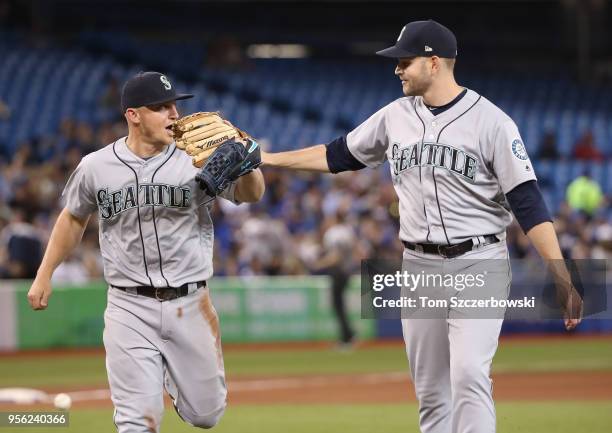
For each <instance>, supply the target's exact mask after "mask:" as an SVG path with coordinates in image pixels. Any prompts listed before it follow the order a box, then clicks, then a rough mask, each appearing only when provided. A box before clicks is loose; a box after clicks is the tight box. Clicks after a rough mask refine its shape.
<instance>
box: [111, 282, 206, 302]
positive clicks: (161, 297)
mask: <svg viewBox="0 0 612 433" xmlns="http://www.w3.org/2000/svg"><path fill="white" fill-rule="evenodd" d="M189 284H192V283H185V284H183V285H182V286H180V287H151V286H135V287H119V286H112V285H111V287H114V288H115V289H119V290H123V291H128V290H130V291H132V290H133V291H135V292H136V294H137V295H139V296H146V297H147V298H153V299H157V300H158V301H160V302H163V301H171V300H172V299H176V298H180V297H183V296H186V295H187V294H189ZM197 285H198V289H199V288H200V287H206V281H198V282H197Z"/></svg>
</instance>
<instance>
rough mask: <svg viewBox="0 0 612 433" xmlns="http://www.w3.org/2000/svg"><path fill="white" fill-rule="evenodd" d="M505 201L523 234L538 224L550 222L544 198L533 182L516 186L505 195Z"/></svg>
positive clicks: (536, 184)
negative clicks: (508, 204)
mask: <svg viewBox="0 0 612 433" xmlns="http://www.w3.org/2000/svg"><path fill="white" fill-rule="evenodd" d="M506 199H508V203H510V208H512V212H514V216H516V220H517V221H518V223H519V225H520V226H521V228H522V229H523V232H525V233H527V232H528V231H529V230H531V229H532V228H533V227H535V226H537V225H538V224H540V223H543V222H546V221H552V218H551V217H550V213H549V212H548V209H547V208H546V203H544V197H542V193H541V192H540V188H538V183H537V182H536V181H535V180H529V181H527V182H523V183H521V184H520V185H518V186H516V187H515V188H514V189H513V190H512V191H510V192H509V193H508V194H506Z"/></svg>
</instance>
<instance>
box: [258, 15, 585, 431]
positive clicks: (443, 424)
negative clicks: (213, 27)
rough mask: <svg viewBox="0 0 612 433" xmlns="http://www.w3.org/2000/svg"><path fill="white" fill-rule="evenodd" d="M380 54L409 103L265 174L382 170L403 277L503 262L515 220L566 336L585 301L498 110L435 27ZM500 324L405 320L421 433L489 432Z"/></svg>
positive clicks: (276, 162) (269, 156)
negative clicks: (554, 291)
mask: <svg viewBox="0 0 612 433" xmlns="http://www.w3.org/2000/svg"><path fill="white" fill-rule="evenodd" d="M377 54H379V55H381V56H385V57H391V58H395V59H397V66H396V68H395V75H396V76H397V77H398V78H399V79H400V80H401V83H402V90H403V93H404V95H405V97H403V98H400V99H397V100H396V101H394V102H392V103H390V104H389V105H387V106H385V107H383V108H382V109H380V110H379V111H378V112H376V113H374V114H373V115H372V116H371V117H370V118H369V119H367V120H366V121H365V122H363V123H362V124H361V125H359V126H358V127H357V128H355V129H354V130H353V131H351V132H350V133H349V134H348V135H347V136H344V137H340V138H338V139H336V140H334V141H332V142H330V143H328V144H327V145H317V146H312V147H308V148H305V149H302V150H297V151H292V152H283V153H276V154H275V153H264V154H263V155H262V159H263V162H264V164H267V165H269V166H276V167H284V168H290V169H295V170H314V171H320V172H331V173H338V172H341V171H346V170H360V169H362V168H365V167H377V166H379V165H380V164H382V163H383V162H384V161H385V160H388V161H389V165H390V168H391V174H392V179H393V183H394V187H395V190H396V192H397V195H398V197H399V204H400V233H399V236H400V239H401V241H402V242H403V244H404V246H405V250H404V266H406V265H405V263H406V262H410V261H411V260H415V261H422V262H425V261H426V262H427V263H429V264H430V266H431V267H432V268H433V269H437V270H445V269H450V270H453V271H455V270H461V264H460V260H461V259H465V258H469V259H471V260H472V261H473V260H477V261H479V260H482V261H484V260H488V259H502V260H503V261H507V258H508V250H507V248H506V243H505V230H506V227H507V226H508V225H509V224H510V222H511V220H512V217H511V214H510V209H512V210H513V211H514V213H515V215H516V217H517V219H518V222H519V224H520V225H521V227H522V229H523V230H524V231H525V232H526V233H527V236H528V237H529V239H530V240H531V242H532V244H533V245H534V247H535V248H536V250H537V251H538V253H539V254H540V255H541V256H542V257H543V258H544V259H546V260H549V261H550V262H549V263H551V265H550V266H551V267H552V268H553V269H554V270H555V272H556V274H555V275H556V276H557V277H558V281H559V283H560V286H562V289H563V290H564V293H565V296H564V297H563V298H562V299H561V305H562V308H563V310H564V312H565V317H566V318H565V326H566V328H567V329H568V330H569V329H573V328H574V327H575V326H576V325H577V324H578V323H579V322H580V317H581V311H582V310H581V304H582V300H581V299H580V297H579V295H578V294H577V291H576V290H575V289H573V286H571V282H570V281H569V275H568V274H567V270H566V269H565V265H564V264H562V263H563V262H562V260H560V259H562V255H561V251H560V249H559V244H558V241H557V237H556V234H555V231H554V229H553V225H552V223H551V218H550V215H549V213H548V211H547V209H546V207H545V205H544V201H543V199H542V196H541V194H540V191H539V189H538V186H537V181H536V176H535V174H534V172H533V167H532V165H531V162H530V161H529V158H528V156H527V152H526V150H525V147H524V145H523V142H522V140H521V137H520V134H519V131H518V129H517V127H516V125H515V123H514V122H513V121H512V119H511V118H510V117H508V116H507V115H506V114H505V113H504V112H502V110H500V109H499V108H498V107H496V106H495V105H494V104H492V103H491V102H490V101H488V100H487V99H485V98H484V97H483V96H481V95H479V94H478V93H476V92H475V91H473V90H470V89H466V88H464V87H461V86H459V85H458V84H457V83H456V81H455V79H454V74H453V68H454V64H455V58H456V56H457V42H456V39H455V36H454V34H453V33H452V32H451V31H450V30H449V29H448V28H446V27H444V26H442V25H441V24H439V23H437V22H435V21H432V20H428V21H415V22H411V23H409V24H407V25H406V26H404V28H403V29H402V30H401V32H400V34H399V37H398V39H397V42H396V44H395V45H394V46H392V47H390V48H387V49H385V50H382V51H379V52H378V53H377ZM555 259H559V260H556V261H555V262H553V260H555ZM498 262H500V261H498ZM432 263H433V265H431V264H432ZM436 263H437V265H436ZM559 263H561V264H559ZM409 266H410V265H409ZM508 271H509V269H508ZM561 283H563V284H561ZM509 284H510V273H509V272H502V273H499V274H498V275H497V280H496V283H495V285H496V286H500V287H504V288H505V289H507V288H508V287H509ZM501 324H502V319H479V320H476V319H467V320H466V319H462V318H460V316H457V315H456V312H454V311H448V312H447V316H446V317H445V318H441V319H429V320H427V319H403V320H402V328H403V333H404V340H405V343H406V351H407V355H408V359H409V362H410V369H411V375H412V379H413V382H414V386H415V390H416V395H417V398H418V400H419V405H420V409H419V417H420V427H421V431H423V432H424V433H450V432H453V433H468V432H474V433H476V432H483V433H484V432H487V433H490V432H494V431H495V410H494V406H493V400H492V390H491V380H490V378H489V372H490V366H491V362H492V359H493V355H494V354H495V351H496V349H497V343H498V337H499V332H500V328H501Z"/></svg>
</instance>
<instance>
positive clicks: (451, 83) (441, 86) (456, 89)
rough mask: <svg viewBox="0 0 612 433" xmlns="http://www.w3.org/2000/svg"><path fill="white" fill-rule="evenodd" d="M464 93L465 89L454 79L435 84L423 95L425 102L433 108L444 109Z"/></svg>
mask: <svg viewBox="0 0 612 433" xmlns="http://www.w3.org/2000/svg"><path fill="white" fill-rule="evenodd" d="M461 92H463V87H461V86H460V85H458V84H457V83H456V82H455V80H454V79H453V78H449V79H448V80H444V81H440V82H437V83H433V84H432V85H431V87H430V88H429V89H428V90H427V92H425V93H424V94H423V102H425V104H427V105H429V106H431V107H442V106H443V105H446V104H448V103H449V102H451V101H452V100H453V99H455V98H456V97H457V96H459V94H460V93H461Z"/></svg>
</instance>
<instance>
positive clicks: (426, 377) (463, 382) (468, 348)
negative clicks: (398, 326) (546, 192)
mask: <svg viewBox="0 0 612 433" xmlns="http://www.w3.org/2000/svg"><path fill="white" fill-rule="evenodd" d="M403 270H404V271H406V270H408V271H411V272H412V271H415V272H422V271H425V272H428V273H442V274H453V273H461V272H478V271H482V270H485V271H486V274H487V275H488V277H487V278H486V280H487V284H486V287H485V288H486V290H487V291H490V293H491V295H492V296H495V297H496V298H498V299H506V298H507V296H508V292H509V287H510V280H511V273H510V263H509V260H508V250H507V247H506V244H505V241H502V242H499V243H496V244H491V245H486V246H484V247H480V248H476V249H474V250H472V251H470V252H468V253H466V254H464V255H462V256H460V257H459V258H455V259H445V258H442V257H439V256H435V255H430V254H423V253H419V252H416V251H412V250H408V249H406V250H404V262H403ZM426 290H429V288H428V289H424V291H426ZM434 290H438V293H442V297H446V298H448V297H450V296H452V295H454V294H455V295H456V294H457V292H456V291H455V290H454V289H450V290H448V289H440V288H437V289H434ZM434 316H435V317H433V318H416V317H408V318H404V319H402V330H403V334H404V341H405V344H406V353H407V355H408V360H409V362H410V373H411V377H412V381H413V383H414V387H415V393H416V396H417V399H418V401H419V423H420V428H421V431H422V432H423V433H494V432H495V407H494V404H493V396H492V381H491V379H490V377H489V374H490V369H491V363H492V361H493V356H494V355H495V351H496V350H497V345H498V338H499V333H500V329H501V325H502V321H503V314H502V316H501V317H502V318H498V317H495V318H473V317H471V316H470V312H466V311H465V310H462V309H453V308H448V309H446V311H445V313H444V316H445V317H440V316H438V315H434ZM421 317H427V314H423V315H421Z"/></svg>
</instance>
